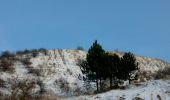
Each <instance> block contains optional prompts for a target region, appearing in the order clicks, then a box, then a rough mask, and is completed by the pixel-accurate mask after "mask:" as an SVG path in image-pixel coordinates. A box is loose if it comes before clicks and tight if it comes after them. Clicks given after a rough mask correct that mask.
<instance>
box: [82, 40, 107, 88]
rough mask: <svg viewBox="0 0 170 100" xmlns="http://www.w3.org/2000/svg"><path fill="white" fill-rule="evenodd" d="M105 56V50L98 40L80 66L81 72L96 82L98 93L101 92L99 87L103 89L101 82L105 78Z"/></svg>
mask: <svg viewBox="0 0 170 100" xmlns="http://www.w3.org/2000/svg"><path fill="white" fill-rule="evenodd" d="M104 54H105V51H104V49H103V48H102V46H101V45H100V44H98V43H97V40H96V41H95V42H94V43H93V45H92V46H91V47H90V49H89V50H88V53H87V57H86V61H83V62H82V63H81V64H80V66H81V70H82V72H83V73H84V74H86V76H87V78H88V79H89V80H92V81H95V82H96V86H97V91H99V85H100V87H101V80H102V78H103V61H102V60H103V56H104ZM98 82H99V83H98Z"/></svg>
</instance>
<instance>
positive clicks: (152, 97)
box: [67, 80, 170, 100]
mask: <svg viewBox="0 0 170 100" xmlns="http://www.w3.org/2000/svg"><path fill="white" fill-rule="evenodd" d="M139 98H140V99H139ZM67 100H170V80H167V81H162V80H153V81H148V82H143V83H141V85H140V86H135V85H131V86H130V87H128V88H127V89H125V90H120V89H117V90H111V91H108V92H105V93H101V94H96V95H86V96H78V97H72V98H67Z"/></svg>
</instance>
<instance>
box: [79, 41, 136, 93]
mask: <svg viewBox="0 0 170 100" xmlns="http://www.w3.org/2000/svg"><path fill="white" fill-rule="evenodd" d="M80 68H81V70H82V72H83V74H85V75H86V79H87V80H90V81H95V82H96V87H97V92H99V91H102V81H103V80H106V79H109V80H110V88H113V84H112V83H114V86H118V83H119V82H120V81H122V80H129V83H130V82H131V81H132V80H133V79H135V78H136V76H137V73H135V72H137V71H138V63H137V62H136V58H135V57H134V55H133V54H132V53H130V52H128V53H124V55H123V56H122V57H121V58H120V57H119V56H118V55H117V54H111V53H109V52H106V51H105V50H104V49H103V48H102V46H101V45H100V44H98V43H97V40H96V41H95V42H94V43H93V45H92V46H91V47H90V49H89V50H88V53H87V57H86V59H85V60H83V61H81V62H80ZM99 89H100V90H99Z"/></svg>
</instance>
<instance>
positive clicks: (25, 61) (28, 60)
mask: <svg viewBox="0 0 170 100" xmlns="http://www.w3.org/2000/svg"><path fill="white" fill-rule="evenodd" d="M21 62H22V63H23V64H24V65H26V66H30V65H31V64H32V62H31V61H30V58H25V59H22V60H21Z"/></svg>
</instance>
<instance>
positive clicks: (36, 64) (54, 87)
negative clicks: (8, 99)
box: [0, 50, 170, 100]
mask: <svg viewBox="0 0 170 100" xmlns="http://www.w3.org/2000/svg"><path fill="white" fill-rule="evenodd" d="M119 55H121V53H119ZM85 57H86V52H85V51H80V50H48V52H47V54H43V53H39V54H38V56H36V57H32V56H30V55H29V54H27V55H17V56H16V58H17V60H16V61H15V63H14V65H13V68H14V72H8V71H7V72H4V71H0V80H3V81H4V85H5V86H4V87H0V92H1V95H5V94H7V95H8V94H10V93H11V91H10V89H11V86H10V84H11V83H10V82H11V81H9V80H12V79H17V80H24V79H31V80H35V82H36V84H37V85H36V87H35V89H34V93H35V94H37V95H38V94H40V93H42V94H50V95H54V96H61V97H70V96H76V95H80V94H84V93H87V92H92V91H94V90H95V85H92V87H91V88H90V89H89V90H88V91H87V90H86V88H85V87H84V85H85V84H84V81H83V74H82V72H81V70H80V67H79V66H78V65H77V62H78V61H79V60H80V59H85ZM26 58H29V59H27V60H29V61H30V62H31V64H30V65H26V64H23V62H22V59H26ZM136 58H137V61H138V62H139V67H140V70H141V71H146V72H149V73H150V72H151V73H154V72H156V71H158V70H159V69H163V68H165V67H169V66H170V65H169V64H168V63H165V62H163V61H161V60H157V59H151V58H146V57H140V56H137V57H136ZM166 87H169V82H165V81H150V82H148V83H147V82H146V83H143V84H142V85H141V86H140V87H133V86H132V87H130V88H129V89H128V90H113V91H109V92H107V93H104V94H98V95H94V96H83V97H78V98H76V97H75V99H80V98H87V99H94V98H98V97H99V98H101V99H103V100H104V99H109V98H110V97H114V98H115V100H116V98H119V97H122V96H123V95H125V97H126V98H127V100H131V99H128V98H134V97H135V96H137V95H138V93H139V97H144V98H147V97H148V96H150V97H152V96H151V94H152V95H153V100H155V99H154V98H156V97H157V95H160V96H161V98H162V99H163V100H168V99H167V98H169V97H167V94H165V91H166V90H165V89H169V88H166ZM147 93H148V94H147ZM155 93H157V94H155ZM104 95H106V98H105V96H104ZM107 97H108V98H107ZM114 98H110V99H113V100H114ZM70 99H71V98H70ZM73 99H74V98H73ZM149 100H150V99H149ZM169 100H170V99H169Z"/></svg>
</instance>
